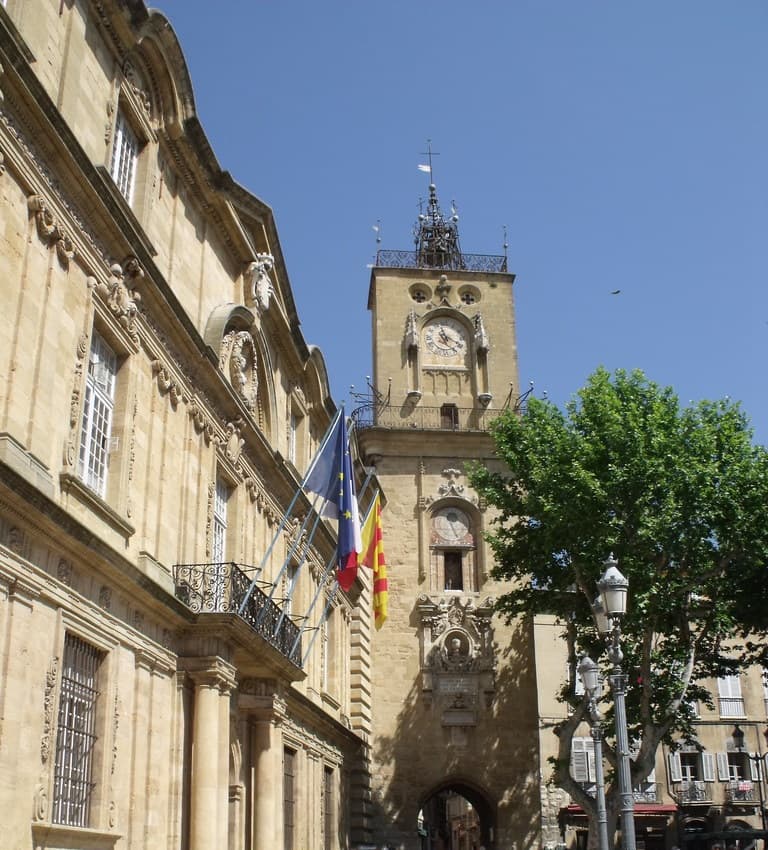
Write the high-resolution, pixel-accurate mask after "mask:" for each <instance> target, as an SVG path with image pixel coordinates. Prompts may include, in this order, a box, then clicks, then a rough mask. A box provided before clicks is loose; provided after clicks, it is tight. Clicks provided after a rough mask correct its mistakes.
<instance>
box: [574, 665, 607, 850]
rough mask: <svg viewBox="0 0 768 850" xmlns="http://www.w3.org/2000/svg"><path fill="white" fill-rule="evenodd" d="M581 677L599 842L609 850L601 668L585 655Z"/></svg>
mask: <svg viewBox="0 0 768 850" xmlns="http://www.w3.org/2000/svg"><path fill="white" fill-rule="evenodd" d="M579 675H580V676H581V680H582V682H584V691H585V692H586V695H587V706H588V708H589V719H590V732H591V734H592V744H593V747H594V751H595V788H596V796H595V800H596V802H597V842H598V846H599V847H600V850H608V815H607V813H606V811H605V779H604V777H603V718H602V717H601V716H600V709H599V707H598V705H597V700H598V699H599V697H600V693H601V690H602V688H601V682H600V668H599V667H598V666H597V664H595V662H594V661H593V660H592V659H591V658H590V657H589V656H588V655H585V656H584V657H583V658H582V659H581V661H580V662H579Z"/></svg>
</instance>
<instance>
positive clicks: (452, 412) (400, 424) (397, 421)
mask: <svg viewBox="0 0 768 850" xmlns="http://www.w3.org/2000/svg"><path fill="white" fill-rule="evenodd" d="M501 413H502V409H501V408H489V407H482V408H478V407H453V405H443V406H442V407H422V406H421V405H419V406H416V407H394V406H384V407H382V406H379V405H376V404H373V403H372V404H364V405H361V406H360V407H358V408H356V409H355V410H353V411H352V418H353V420H354V422H355V427H356V428H358V429H361V430H362V429H365V428H397V429H409V430H414V431H488V430H489V428H490V425H491V422H493V420H494V419H496V417H497V416H499V415H500V414H501Z"/></svg>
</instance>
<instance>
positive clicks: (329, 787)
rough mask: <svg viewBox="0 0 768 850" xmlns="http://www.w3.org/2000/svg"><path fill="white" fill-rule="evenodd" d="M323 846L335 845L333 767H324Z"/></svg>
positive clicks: (325, 847)
mask: <svg viewBox="0 0 768 850" xmlns="http://www.w3.org/2000/svg"><path fill="white" fill-rule="evenodd" d="M322 804H323V848H324V850H331V848H332V847H333V812H334V801H333V768H332V767H324V768H323V800H322Z"/></svg>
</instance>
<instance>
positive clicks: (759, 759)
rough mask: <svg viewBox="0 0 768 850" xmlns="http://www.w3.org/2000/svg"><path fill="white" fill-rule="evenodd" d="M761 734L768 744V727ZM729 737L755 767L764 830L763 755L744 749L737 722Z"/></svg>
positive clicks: (765, 837) (737, 750) (741, 734)
mask: <svg viewBox="0 0 768 850" xmlns="http://www.w3.org/2000/svg"><path fill="white" fill-rule="evenodd" d="M763 736H764V737H765V743H766V745H768V728H766V729H765V730H764V731H763ZM731 737H732V738H733V744H734V746H735V747H736V752H737V753H741V754H742V755H744V756H746V757H747V758H748V759H749V760H750V761H752V762H754V763H755V766H756V767H757V793H758V794H759V795H760V820H761V822H762V824H763V832H765V831H766V823H765V802H764V800H763V770H764V769H765V762H764V761H763V759H764V758H765V756H764V755H763V754H762V753H755V754H754V755H753V754H752V753H748V752H747V751H746V750H745V749H744V730H743V729H741V728H740V727H739V724H738V723H737V724H736V725H735V726H734V728H733V732H731ZM767 838H768V836H765V835H763V846H765V842H766V839H767Z"/></svg>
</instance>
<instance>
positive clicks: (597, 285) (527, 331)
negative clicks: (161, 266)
mask: <svg viewBox="0 0 768 850" xmlns="http://www.w3.org/2000/svg"><path fill="white" fill-rule="evenodd" d="M158 8H160V9H161V10H162V11H163V12H164V13H165V14H166V15H167V17H168V18H169V20H170V21H171V23H172V25H173V27H174V29H175V31H176V33H177V35H178V37H179V39H180V42H181V45H182V48H183V50H184V53H185V56H186V58H187V62H188V64H189V69H190V74H191V77H192V82H193V86H194V90H195V97H196V105H197V111H198V115H199V117H200V120H201V121H202V124H203V126H204V128H205V130H206V133H207V135H208V138H209V140H210V142H211V144H212V146H213V149H214V151H215V153H216V155H217V157H218V159H219V162H220V163H221V165H222V167H223V168H225V169H226V170H228V171H230V172H231V173H232V175H233V177H234V178H235V179H236V180H237V181H238V182H240V183H241V184H242V185H244V186H245V187H246V188H247V189H249V190H250V191H251V192H253V193H254V194H256V195H258V196H259V197H260V198H261V199H262V200H264V201H265V202H266V203H268V204H269V205H270V206H271V207H272V209H273V211H274V214H275V219H276V222H277V227H278V231H279V234H280V241H281V245H282V248H283V252H284V255H285V259H286V263H287V268H288V273H289V276H290V281H291V286H292V289H293V292H294V296H295V298H296V302H297V306H298V310H299V315H300V317H301V320H302V329H303V332H304V336H305V338H306V340H307V342H308V343H310V344H316V345H319V346H320V348H321V349H322V350H323V353H324V354H325V357H326V361H327V365H328V369H329V373H330V376H331V382H332V387H333V393H334V397H335V399H336V401H337V402H342V401H346V403H347V407H348V408H349V407H351V406H353V403H352V400H351V399H350V394H349V386H350V384H354V385H355V386H356V387H357V388H362V386H363V385H364V383H365V376H366V375H367V374H370V362H371V358H370V336H371V335H370V314H369V313H368V311H367V309H366V300H367V291H368V281H369V275H370V271H369V269H368V267H367V266H368V264H370V263H371V262H372V260H373V257H374V254H375V250H376V244H375V237H376V234H375V233H374V231H373V225H375V224H376V222H377V221H379V220H380V221H381V237H382V246H381V247H383V248H392V249H397V248H404V249H410V248H411V245H412V238H411V229H412V226H413V223H414V221H415V218H416V215H417V213H418V201H419V198H420V197H424V196H425V195H426V192H427V182H428V181H427V178H426V175H424V174H422V173H420V172H419V171H418V169H417V165H418V163H419V162H423V161H424V158H423V157H422V156H421V152H422V151H424V150H426V140H427V139H431V140H432V145H433V148H434V150H435V151H437V152H439V156H436V157H435V159H434V163H435V172H434V174H435V182H436V184H437V188H438V194H439V197H440V199H441V202H442V205H443V208H444V209H447V208H449V206H450V202H451V201H452V200H455V202H456V205H457V207H458V211H459V215H460V237H461V244H462V248H463V250H464V251H467V252H470V253H481V254H482V253H488V254H495V253H502V242H503V227H504V226H505V225H506V227H507V230H508V241H509V252H508V253H509V266H510V270H511V271H513V272H515V273H516V274H517V281H516V284H515V290H516V304H517V333H518V349H519V355H520V378H521V384H522V388H523V389H525V388H526V387H527V385H528V382H529V381H534V384H535V392H536V393H537V394H540V395H541V394H543V393H544V392H546V393H547V395H548V396H549V398H551V399H552V400H553V401H555V402H556V403H558V404H562V403H564V402H565V401H566V400H567V399H568V398H570V397H571V396H572V395H573V394H574V393H575V392H576V391H577V390H578V388H579V387H580V386H582V385H583V383H584V381H585V379H586V377H587V376H588V375H589V374H590V373H591V372H592V371H593V370H594V369H595V368H596V367H597V366H598V365H604V366H606V367H607V368H609V369H615V368H618V367H623V368H635V367H637V368H641V369H643V370H644V371H645V372H646V374H647V375H648V376H649V377H650V378H652V379H653V380H655V381H657V382H658V383H661V384H665V385H666V384H671V385H672V386H673V387H674V388H675V389H676V390H677V392H678V393H679V395H680V397H681V399H682V400H683V401H684V402H687V401H689V400H696V399H701V398H720V397H723V396H730V397H731V398H733V399H737V400H740V401H741V402H742V403H743V406H744V408H745V410H746V412H747V413H748V415H749V416H750V418H751V419H752V422H753V425H754V427H755V436H756V439H757V441H759V442H761V443H768V393H767V392H766V377H765V372H766V366H767V365H768V364H767V362H766V361H767V360H768V357H767V355H768V292H767V291H766V270H768V51H766V49H765V44H766V43H767V41H768V3H765V0H739V2H731V3H726V2H722V0H721V2H712V0H673V1H672V2H670V0H644V2H642V3H640V2H634V3H629V2H621V3H617V2H608V0H603V2H596V0H580V2H572V0H557V1H556V0H506V2H501V0H498V2H495V0H493V1H492V0H476V2H473V3H469V2H466V0H463V2H457V1H456V0H443V2H440V3H437V2H431V1H430V0H385V1H384V2H379V3H376V4H374V3H369V2H363V0H357V2H352V0H349V2H341V1H340V0H325V2H322V3H320V2H310V1H309V0H295V2H288V0H284V2H279V0H262V2H246V0H229V2H220V3H203V2H195V1H194V0H168V2H163V3H160V4H159V5H158ZM615 289H620V290H621V293H620V294H619V295H611V294H610V293H611V292H612V291H613V290H615Z"/></svg>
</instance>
